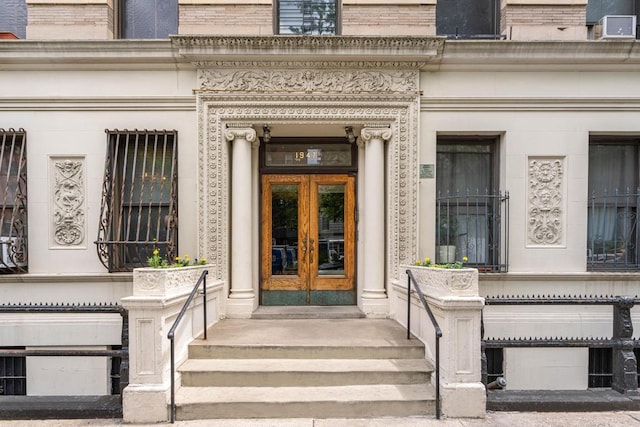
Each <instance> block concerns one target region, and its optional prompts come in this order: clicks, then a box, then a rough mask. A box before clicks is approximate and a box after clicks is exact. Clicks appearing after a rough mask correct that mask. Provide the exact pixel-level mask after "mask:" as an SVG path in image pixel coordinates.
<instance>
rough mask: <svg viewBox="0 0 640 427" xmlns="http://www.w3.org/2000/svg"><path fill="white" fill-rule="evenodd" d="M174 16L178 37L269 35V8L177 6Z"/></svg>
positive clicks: (226, 5) (271, 9) (270, 31)
mask: <svg viewBox="0 0 640 427" xmlns="http://www.w3.org/2000/svg"><path fill="white" fill-rule="evenodd" d="M178 14H179V15H178V22H179V28H178V32H179V33H180V34H216V35H224V34H226V35H232V34H242V35H270V34H273V19H272V15H273V8H272V6H271V5H258V4H248V5H237V4H219V5H213V4H195V5H191V4H189V5H186V4H181V5H180V8H179V11H178Z"/></svg>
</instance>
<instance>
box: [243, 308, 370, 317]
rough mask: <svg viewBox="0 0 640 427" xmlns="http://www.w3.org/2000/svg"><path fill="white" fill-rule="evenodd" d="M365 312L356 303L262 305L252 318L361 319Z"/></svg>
mask: <svg viewBox="0 0 640 427" xmlns="http://www.w3.org/2000/svg"><path fill="white" fill-rule="evenodd" d="M363 317H365V315H364V313H363V312H362V311H361V310H360V309H359V308H358V307H357V306H355V305H323V306H309V305H285V306H282V305H272V306H266V305H261V306H260V307H258V309H257V310H256V311H254V312H253V314H252V315H251V318H252V319H360V318H363Z"/></svg>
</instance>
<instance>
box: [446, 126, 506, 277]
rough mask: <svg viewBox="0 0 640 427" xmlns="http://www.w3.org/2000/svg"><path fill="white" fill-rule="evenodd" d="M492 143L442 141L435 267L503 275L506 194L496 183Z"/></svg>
mask: <svg viewBox="0 0 640 427" xmlns="http://www.w3.org/2000/svg"><path fill="white" fill-rule="evenodd" d="M496 148H497V139H496V138H493V137H491V138H484V137H470V138H464V137H459V138H458V137H446V138H445V137H443V138H439V139H438V146H437V160H436V187H437V192H438V193H437V198H436V211H435V214H436V233H435V234H436V253H435V260H436V262H437V263H450V262H454V261H463V260H464V258H466V259H467V260H466V264H467V265H468V266H473V267H477V268H478V269H479V270H480V271H484V272H503V271H507V266H508V243H509V194H508V193H507V192H502V191H499V190H492V189H493V188H496V185H497V183H498V179H497V178H498V159H497V154H496V153H497V150H496Z"/></svg>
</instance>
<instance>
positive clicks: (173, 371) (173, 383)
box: [167, 270, 209, 424]
mask: <svg viewBox="0 0 640 427" xmlns="http://www.w3.org/2000/svg"><path fill="white" fill-rule="evenodd" d="M207 274H209V270H204V271H203V272H202V274H201V275H200V278H199V279H198V281H197V282H196V284H195V286H194V287H193V290H192V291H191V293H190V294H189V297H188V298H187V300H186V301H185V303H184V305H183V306H182V309H181V310H180V313H178V317H176V320H175V321H174V322H173V325H172V326H171V329H169V333H168V334H167V338H169V341H170V342H171V424H173V423H174V421H175V420H176V381H175V375H176V354H175V343H174V341H175V340H174V338H175V333H176V329H177V328H178V325H179V324H180V321H181V320H182V318H183V317H184V314H185V313H186V312H187V308H188V307H189V304H191V301H193V298H194V297H195V295H196V293H197V292H198V288H199V287H200V284H201V283H202V284H203V285H202V295H203V300H202V310H203V319H204V337H203V338H204V339H205V340H206V339H207Z"/></svg>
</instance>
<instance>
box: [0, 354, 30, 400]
mask: <svg viewBox="0 0 640 427" xmlns="http://www.w3.org/2000/svg"><path fill="white" fill-rule="evenodd" d="M3 349H4V350H24V347H21V348H17V347H10V348H7V347H4V348H3ZM26 394H27V362H26V357H14V356H1V357H0V396H25V395H26Z"/></svg>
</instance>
